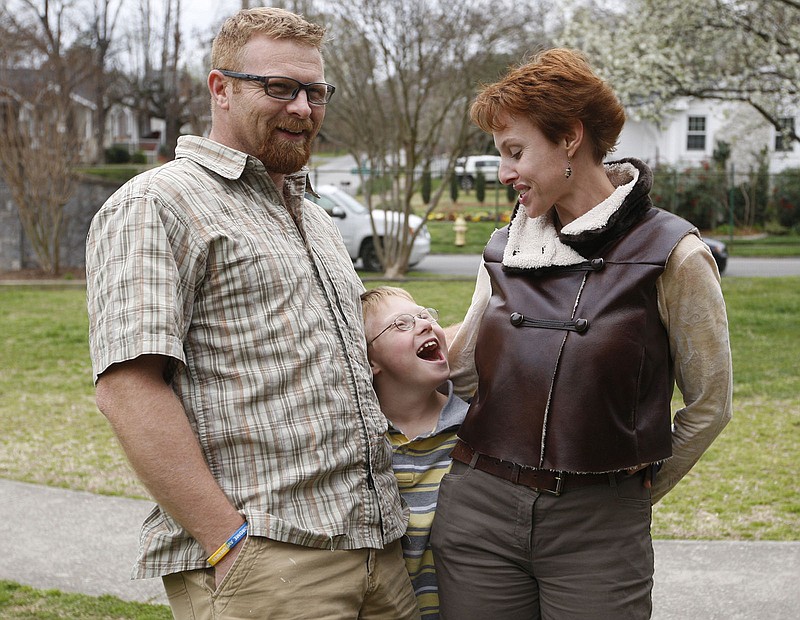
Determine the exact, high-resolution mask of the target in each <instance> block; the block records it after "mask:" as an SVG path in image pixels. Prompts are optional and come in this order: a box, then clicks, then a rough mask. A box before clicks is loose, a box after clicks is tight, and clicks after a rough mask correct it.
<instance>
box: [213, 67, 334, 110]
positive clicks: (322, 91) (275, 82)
mask: <svg viewBox="0 0 800 620" xmlns="http://www.w3.org/2000/svg"><path fill="white" fill-rule="evenodd" d="M219 72H220V73H221V74H222V75H225V76H227V77H231V78H234V79H237V80H248V81H250V82H261V84H263V85H264V92H265V93H267V95H269V96H270V97H273V98H275V99H282V100H283V101H294V100H295V99H297V94H298V93H299V92H300V91H301V90H304V91H306V97H307V98H308V102H309V103H310V104H311V105H326V104H327V103H328V102H329V101H330V100H331V97H333V93H334V91H335V90H336V87H335V86H333V85H332V84H328V83H327V82H309V83H308V84H306V83H305V82H298V81H297V80H295V79H293V78H290V77H284V76H282V75H253V74H252V73H239V72H238V71H228V70H227V69H220V70H219Z"/></svg>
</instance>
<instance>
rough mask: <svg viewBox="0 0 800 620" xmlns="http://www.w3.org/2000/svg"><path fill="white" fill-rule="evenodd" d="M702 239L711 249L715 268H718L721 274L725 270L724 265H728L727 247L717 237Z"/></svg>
mask: <svg viewBox="0 0 800 620" xmlns="http://www.w3.org/2000/svg"><path fill="white" fill-rule="evenodd" d="M703 241H704V242H705V244H706V245H707V246H708V249H709V250H711V254H712V255H713V256H714V260H715V261H717V269H719V273H720V275H722V274H723V272H724V271H725V267H727V266H728V247H727V246H726V245H725V243H724V242H722V241H720V240H719V239H710V238H705V239H703Z"/></svg>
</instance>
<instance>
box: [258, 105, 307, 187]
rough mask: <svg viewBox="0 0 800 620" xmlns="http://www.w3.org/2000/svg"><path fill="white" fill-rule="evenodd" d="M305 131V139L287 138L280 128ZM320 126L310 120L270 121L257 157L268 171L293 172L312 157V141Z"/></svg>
mask: <svg viewBox="0 0 800 620" xmlns="http://www.w3.org/2000/svg"><path fill="white" fill-rule="evenodd" d="M281 129H284V130H289V131H295V132H297V131H303V132H305V133H304V135H303V140H301V141H292V140H285V139H283V138H282V137H281V135H280V130H281ZM318 131H319V127H318V126H315V124H314V123H313V122H312V121H311V120H310V119H306V120H299V119H286V118H284V119H281V120H275V121H272V122H270V124H269V126H268V127H267V128H266V132H265V135H266V138H265V140H264V142H263V143H262V144H261V146H260V148H259V149H258V154H257V157H258V159H260V160H261V163H263V164H264V167H265V168H266V169H267V171H268V172H278V173H280V174H292V173H293V172H297V171H298V170H300V168H302V167H303V166H305V165H306V164H307V163H308V160H309V159H310V158H311V143H312V142H313V140H314V138H315V137H316V135H317V132H318Z"/></svg>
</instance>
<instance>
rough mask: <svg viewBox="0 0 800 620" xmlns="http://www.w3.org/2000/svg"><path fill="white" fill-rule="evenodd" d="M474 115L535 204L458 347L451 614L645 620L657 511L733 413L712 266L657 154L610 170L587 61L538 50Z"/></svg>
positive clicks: (615, 104)
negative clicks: (679, 399) (462, 404)
mask: <svg viewBox="0 0 800 620" xmlns="http://www.w3.org/2000/svg"><path fill="white" fill-rule="evenodd" d="M471 114H472V119H473V121H474V122H475V123H476V124H477V125H478V126H479V127H480V128H481V129H483V130H484V131H486V132H488V133H491V134H492V135H493V137H494V142H495V145H496V146H497V150H498V151H499V153H500V156H501V162H500V168H499V172H498V176H499V178H500V181H501V182H502V183H504V184H506V185H512V186H513V187H514V189H515V190H516V191H517V192H518V194H519V200H518V203H517V206H516V208H515V211H514V213H513V215H512V218H511V221H510V223H509V225H508V226H507V227H505V228H503V229H501V230H498V231H496V232H495V233H494V235H493V236H492V238H491V239H490V240H489V243H488V244H487V246H486V248H485V250H484V254H483V259H484V260H483V265H482V268H481V270H480V273H479V275H478V281H477V284H476V289H475V294H474V296H473V300H472V305H471V306H470V309H469V310H468V312H467V316H466V318H465V320H464V323H463V324H462V325H461V326H460V328H459V330H458V333H457V334H456V336H455V338H454V340H453V342H452V346H451V347H450V362H451V368H453V375H452V378H453V381H454V383H455V384H456V388H457V390H458V392H459V394H460V395H462V396H465V397H472V400H471V404H470V408H469V412H468V413H467V417H466V419H465V421H464V423H463V425H462V427H461V431H460V432H459V438H460V440H459V442H458V443H457V445H456V448H455V449H454V451H453V454H452V456H453V459H454V460H453V467H452V470H451V472H450V473H449V474H448V475H447V476H445V478H444V480H443V481H442V485H441V490H440V494H439V505H438V508H437V516H436V520H435V523H434V527H433V535H432V545H433V549H434V556H435V559H436V569H437V575H438V576H439V592H440V599H441V612H442V617H443V618H445V619H446V620H447V619H450V620H453V619H456V620H469V619H471V618H475V619H478V618H481V619H485V618H502V619H503V620H517V619H519V620H522V619H525V620H531V619H538V618H551V619H552V618H569V619H571V620H574V619H578V618H583V619H587V620H588V619H591V620H598V619H604V618H607V619H614V620H621V619H626V618H631V619H634V618H635V619H641V618H649V617H650V614H651V610H652V601H651V591H652V585H653V547H652V541H651V538H650V519H651V504H652V503H653V502H655V501H657V500H658V499H660V498H661V497H663V495H664V494H665V493H667V492H668V491H669V490H670V489H671V488H672V487H673V486H675V484H677V482H678V481H679V480H680V479H681V478H682V477H683V476H684V475H685V474H686V473H687V472H688V471H689V470H690V468H691V467H692V466H693V465H694V464H695V463H696V462H697V460H698V459H699V458H700V456H701V455H702V454H703V452H704V451H705V450H706V449H707V448H708V447H709V445H711V443H712V441H713V440H714V439H715V438H716V437H717V435H718V434H719V433H720V432H721V431H722V429H723V427H724V426H725V424H727V422H728V421H729V420H730V418H731V393H732V370H731V357H730V345H729V341H728V329H727V317H726V312H725V304H724V301H723V298H722V291H721V288H720V281H719V273H718V271H717V267H716V264H715V262H714V259H713V257H712V255H711V252H710V251H709V250H708V248H707V247H706V245H705V244H704V243H703V242H702V240H701V239H700V236H699V234H698V232H697V229H696V228H695V227H694V226H693V225H692V224H690V223H689V222H687V221H685V220H682V219H681V218H679V217H677V216H675V215H673V214H671V213H668V212H665V211H662V210H661V209H658V208H655V207H654V206H653V205H652V203H651V201H650V197H649V192H650V188H651V185H652V173H651V171H650V169H649V168H648V167H647V166H646V165H645V164H644V163H643V162H641V161H639V160H636V159H627V160H620V161H615V162H609V163H604V159H605V158H606V156H607V155H608V154H609V153H610V152H611V151H612V150H613V147H614V146H615V144H616V142H617V140H618V137H619V134H620V131H621V130H622V126H623V124H624V122H625V113H624V111H623V108H622V106H621V105H620V103H619V101H618V100H617V97H616V96H615V94H614V92H613V91H612V89H611V88H610V87H609V86H608V85H607V84H606V83H605V82H603V81H602V80H601V79H600V78H599V77H598V76H597V75H596V74H595V73H594V72H593V71H592V69H591V67H590V66H589V64H588V63H587V61H586V59H585V58H584V57H583V56H582V55H581V54H580V53H578V52H575V51H572V50H566V49H553V50H549V51H546V52H543V53H541V54H539V55H538V56H537V57H535V58H534V59H533V60H532V61H531V62H528V63H527V64H524V65H522V66H520V67H518V68H516V69H513V70H511V71H510V72H509V73H508V74H507V75H506V76H505V77H503V78H502V79H501V80H500V81H498V82H497V83H495V84H491V85H488V86H486V87H485V88H483V90H482V91H481V92H480V94H479V95H478V97H477V100H476V101H475V102H474V104H473V106H472V110H471ZM676 381H677V385H678V388H679V389H680V391H681V393H682V395H683V400H684V406H683V407H682V408H681V409H680V410H678V411H677V413H675V416H674V421H673V419H672V415H671V410H670V402H671V399H672V394H673V388H674V385H675V382H676ZM659 470H660V471H659ZM657 471H658V476H657V477H656V476H655V473H656V472H657Z"/></svg>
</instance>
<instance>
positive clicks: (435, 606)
mask: <svg viewBox="0 0 800 620" xmlns="http://www.w3.org/2000/svg"><path fill="white" fill-rule="evenodd" d="M447 389H448V400H447V403H446V404H445V406H444V407H443V408H442V411H441V413H440V414H439V422H438V424H437V425H436V429H435V430H434V431H433V432H431V433H430V434H428V435H421V436H419V437H416V438H414V439H408V438H407V437H406V436H405V435H404V434H403V433H402V432H401V431H399V430H398V429H396V428H394V426H392V424H391V420H390V421H389V430H388V432H387V434H388V436H389V441H390V442H391V444H392V451H393V453H394V454H393V456H392V467H393V468H394V474H395V477H396V478H397V484H398V486H399V487H400V495H401V496H402V497H403V499H405V501H406V503H407V504H408V506H409V508H410V509H411V516H410V518H409V521H408V529H407V530H406V535H405V536H403V538H402V543H403V556H404V557H405V560H406V569H407V570H408V574H409V575H410V576H411V583H412V585H413V586H414V593H415V594H416V595H417V602H418V604H419V608H420V613H421V616H422V618H424V619H425V620H438V618H439V593H438V586H437V584H436V571H435V568H434V563H433V552H432V551H431V544H430V537H431V525H432V524H433V517H434V514H435V511H436V501H437V498H438V497H439V483H440V482H441V481H442V478H443V477H444V475H445V474H446V473H447V472H448V471H449V470H450V463H451V459H450V451H451V450H452V449H453V446H455V443H456V433H457V432H458V428H459V426H460V425H461V422H463V421H464V416H465V415H466V413H467V409H468V407H469V406H468V405H467V403H465V402H464V401H463V400H461V399H460V398H459V397H458V396H456V395H454V394H453V384H452V383H451V382H450V381H448V382H447Z"/></svg>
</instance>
